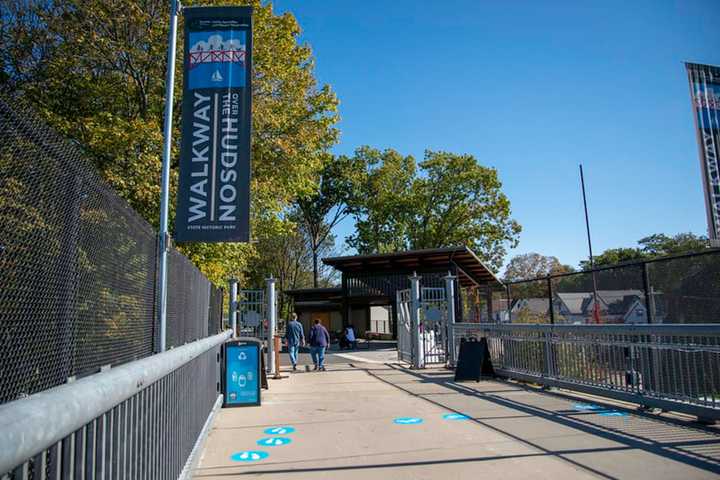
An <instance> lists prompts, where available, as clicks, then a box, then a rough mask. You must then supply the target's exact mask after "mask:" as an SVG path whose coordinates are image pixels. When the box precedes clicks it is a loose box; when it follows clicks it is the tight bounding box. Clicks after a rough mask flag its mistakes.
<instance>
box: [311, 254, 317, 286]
mask: <svg viewBox="0 0 720 480" xmlns="http://www.w3.org/2000/svg"><path fill="white" fill-rule="evenodd" d="M312 256H313V287H314V288H318V251H317V249H313V252H312Z"/></svg>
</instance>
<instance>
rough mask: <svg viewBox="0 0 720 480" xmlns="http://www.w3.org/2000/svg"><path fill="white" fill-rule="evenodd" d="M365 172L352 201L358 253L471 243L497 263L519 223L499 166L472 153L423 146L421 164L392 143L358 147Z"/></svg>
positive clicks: (491, 262)
mask: <svg viewBox="0 0 720 480" xmlns="http://www.w3.org/2000/svg"><path fill="white" fill-rule="evenodd" d="M355 156H356V158H358V159H360V160H361V161H362V162H364V163H365V164H366V165H367V167H366V174H365V177H364V180H363V183H362V186H361V188H360V191H361V195H360V196H358V198H357V203H356V205H354V206H353V215H354V216H355V220H356V232H355V233H354V234H353V235H351V236H350V237H349V238H348V244H349V245H350V246H352V247H355V248H356V249H357V250H358V252H359V253H384V252H388V251H397V250H407V249H423V248H440V247H447V246H454V245H466V246H468V247H470V248H472V249H473V250H475V251H476V252H477V253H478V254H479V255H480V256H481V258H482V259H483V260H484V261H486V262H487V263H488V265H490V266H491V267H494V268H495V269H498V268H499V267H500V265H501V264H502V260H503V257H504V256H505V252H506V246H507V245H510V246H514V245H515V244H516V243H517V236H518V234H519V232H520V225H519V224H518V223H517V222H516V221H514V220H513V219H512V218H511V217H510V201H509V200H508V198H507V197H506V196H505V195H504V194H503V193H502V191H501V187H502V184H501V182H500V180H499V178H498V176H497V171H496V170H495V169H494V168H489V167H484V166H482V165H480V164H479V163H478V162H477V160H476V159H475V158H474V157H473V156H472V155H457V154H453V153H447V152H432V151H427V152H425V158H424V160H423V161H422V162H420V164H419V165H417V164H416V163H415V159H414V158H413V157H411V156H407V157H405V156H402V155H401V154H399V153H398V152H396V151H394V150H385V151H379V150H376V149H372V148H370V147H363V148H361V149H359V150H358V151H357V152H356V154H355Z"/></svg>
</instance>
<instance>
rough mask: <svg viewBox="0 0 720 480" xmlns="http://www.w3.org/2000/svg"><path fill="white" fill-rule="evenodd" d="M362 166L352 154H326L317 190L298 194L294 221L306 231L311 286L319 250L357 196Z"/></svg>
mask: <svg viewBox="0 0 720 480" xmlns="http://www.w3.org/2000/svg"><path fill="white" fill-rule="evenodd" d="M363 167H364V165H363V164H362V163H361V162H359V161H358V160H357V159H356V158H354V157H346V156H339V157H334V156H331V155H328V156H327V160H326V162H325V165H324V166H323V169H322V170H321V171H320V172H319V174H318V175H317V189H316V190H314V191H312V192H311V193H308V194H305V195H300V196H298V198H297V200H296V202H295V204H296V210H297V215H296V216H297V217H298V221H299V222H301V223H302V225H303V228H304V229H305V231H306V232H307V235H308V241H309V246H310V250H311V252H312V262H313V286H314V287H317V286H318V277H319V268H318V259H319V254H320V250H321V249H323V248H325V249H327V244H328V243H329V241H330V240H332V242H331V243H332V244H333V245H334V239H333V235H332V231H333V228H335V227H336V226H337V225H338V224H339V223H340V222H342V221H343V220H345V219H346V218H347V217H348V216H349V215H350V212H351V208H352V207H351V206H352V205H353V204H354V203H355V199H356V197H357V195H358V187H359V182H360V179H361V178H362V174H363Z"/></svg>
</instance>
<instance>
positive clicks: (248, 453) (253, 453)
mask: <svg viewBox="0 0 720 480" xmlns="http://www.w3.org/2000/svg"><path fill="white" fill-rule="evenodd" d="M268 455H269V453H267V452H263V451H261V450H243V451H242V452H237V453H233V454H232V455H231V456H230V459H231V460H235V461H236V462H258V461H260V460H263V459H265V458H267V457H268Z"/></svg>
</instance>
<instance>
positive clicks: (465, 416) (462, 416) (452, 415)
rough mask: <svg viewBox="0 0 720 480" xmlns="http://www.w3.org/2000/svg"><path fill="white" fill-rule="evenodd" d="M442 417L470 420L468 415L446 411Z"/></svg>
mask: <svg viewBox="0 0 720 480" xmlns="http://www.w3.org/2000/svg"><path fill="white" fill-rule="evenodd" d="M443 418H444V419H445V420H470V417H468V416H467V415H463V414H462V413H446V414H445V415H443Z"/></svg>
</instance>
